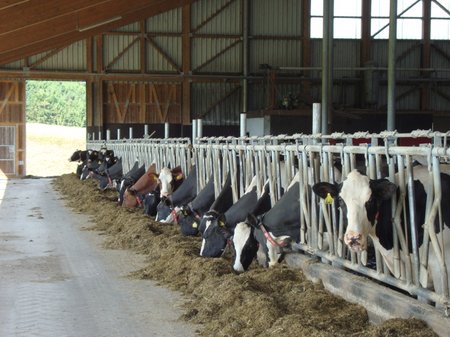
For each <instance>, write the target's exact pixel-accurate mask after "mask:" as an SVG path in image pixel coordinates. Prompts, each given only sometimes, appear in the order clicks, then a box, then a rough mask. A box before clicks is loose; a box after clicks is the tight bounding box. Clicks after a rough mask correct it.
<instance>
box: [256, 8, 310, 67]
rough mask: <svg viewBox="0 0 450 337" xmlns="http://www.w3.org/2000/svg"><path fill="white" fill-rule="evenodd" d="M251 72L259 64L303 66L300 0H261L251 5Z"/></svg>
mask: <svg viewBox="0 0 450 337" xmlns="http://www.w3.org/2000/svg"><path fill="white" fill-rule="evenodd" d="M250 13H251V14H250V15H251V19H250V38H251V43H250V67H251V68H250V72H252V73H255V72H258V71H259V65H260V64H268V65H270V66H272V67H300V66H301V55H302V49H301V42H300V37H301V34H302V30H301V27H302V21H301V2H300V1H296V0H283V1H270V0H261V1H258V2H257V3H256V2H252V3H251V5H250Z"/></svg>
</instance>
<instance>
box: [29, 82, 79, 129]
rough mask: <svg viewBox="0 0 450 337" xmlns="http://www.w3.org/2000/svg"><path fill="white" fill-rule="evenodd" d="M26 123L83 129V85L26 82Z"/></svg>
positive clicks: (74, 83)
mask: <svg viewBox="0 0 450 337" xmlns="http://www.w3.org/2000/svg"><path fill="white" fill-rule="evenodd" d="M26 94H27V108H26V111H27V121H28V122H35V123H43V124H50V125H55V124H56V125H65V126H78V127H85V126H86V83H85V82H69V81H27V84H26Z"/></svg>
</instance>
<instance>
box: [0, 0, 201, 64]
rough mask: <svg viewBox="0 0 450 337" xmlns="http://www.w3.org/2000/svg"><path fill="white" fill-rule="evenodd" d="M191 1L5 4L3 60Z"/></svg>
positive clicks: (0, 28) (0, 36)
mask: <svg viewBox="0 0 450 337" xmlns="http://www.w3.org/2000/svg"><path fill="white" fill-rule="evenodd" d="M191 1H193V0H166V1H163V0H134V1H132V2H130V1H128V0H46V1H42V0H29V1H28V2H26V3H23V4H18V5H15V6H4V7H3V10H0V64H6V63H9V62H13V61H17V60H20V59H23V58H25V57H27V56H31V55H35V54H37V53H41V52H45V51H47V50H51V49H55V48H59V47H63V46H67V45H70V44H72V43H73V42H76V41H79V40H82V39H85V38H87V37H90V36H95V35H97V34H100V33H103V32H105V31H109V30H112V29H114V28H116V27H120V26H123V25H127V24H130V23H132V22H136V21H139V20H145V19H146V18H148V17H151V16H154V15H157V14H159V13H162V12H165V11H168V10H170V9H173V8H177V7H181V6H183V5H184V4H186V3H190V2H191ZM8 3H9V4H10V3H11V2H10V1H9V2H8ZM0 8H2V7H1V5H0ZM11 18H14V20H11Z"/></svg>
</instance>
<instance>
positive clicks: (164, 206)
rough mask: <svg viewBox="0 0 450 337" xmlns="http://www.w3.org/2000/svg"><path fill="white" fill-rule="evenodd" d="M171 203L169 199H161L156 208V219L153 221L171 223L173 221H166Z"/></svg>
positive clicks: (170, 211)
mask: <svg viewBox="0 0 450 337" xmlns="http://www.w3.org/2000/svg"><path fill="white" fill-rule="evenodd" d="M172 208H173V207H172V202H171V201H170V198H167V197H162V198H161V201H160V202H159V204H158V206H157V207H156V218H155V221H160V222H173V221H174V220H175V219H170V221H168V220H169V219H168V217H169V215H170V214H171V213H172Z"/></svg>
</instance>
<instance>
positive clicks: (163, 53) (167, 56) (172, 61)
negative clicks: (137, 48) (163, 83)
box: [146, 36, 181, 73]
mask: <svg viewBox="0 0 450 337" xmlns="http://www.w3.org/2000/svg"><path fill="white" fill-rule="evenodd" d="M146 38H147V41H148V43H150V44H151V45H152V47H153V48H155V49H156V50H157V51H158V53H160V54H161V56H162V57H163V58H164V59H165V60H166V61H167V62H168V63H169V64H170V65H171V66H172V67H173V68H174V69H175V70H176V71H177V72H178V73H181V68H180V66H179V65H178V64H177V63H176V62H175V61H174V60H173V59H172V58H171V57H170V55H169V54H167V53H166V52H165V51H164V50H163V49H162V48H161V47H160V46H159V45H158V44H157V43H156V41H155V39H154V38H153V37H151V36H146Z"/></svg>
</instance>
